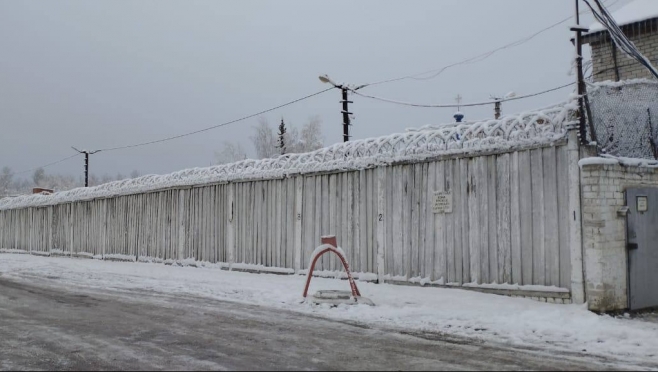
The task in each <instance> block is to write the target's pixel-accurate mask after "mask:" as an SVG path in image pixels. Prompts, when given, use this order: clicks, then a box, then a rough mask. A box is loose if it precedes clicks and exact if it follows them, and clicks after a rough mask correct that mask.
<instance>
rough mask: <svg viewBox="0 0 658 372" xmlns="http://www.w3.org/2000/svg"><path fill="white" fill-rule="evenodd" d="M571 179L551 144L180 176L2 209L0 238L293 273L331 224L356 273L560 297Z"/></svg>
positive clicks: (322, 266) (41, 249)
mask: <svg viewBox="0 0 658 372" xmlns="http://www.w3.org/2000/svg"><path fill="white" fill-rule="evenodd" d="M568 177H569V172H568V151H567V146H566V145H565V143H564V142H562V143H561V144H557V145H555V146H543V147H542V146H540V147H534V148H525V149H519V150H516V151H511V152H502V153H494V154H489V155H482V156H474V157H452V158H450V157H447V158H441V159H435V160H433V161H426V162H417V163H405V164H397V165H390V166H379V167H375V168H371V169H363V170H359V171H346V172H334V173H318V174H311V175H298V176H293V177H286V178H282V179H271V180H255V181H246V182H230V183H224V184H211V185H202V186H198V187H177V188H171V189H165V190H159V191H152V192H147V193H140V194H133V195H122V196H116V197H108V198H99V199H94V200H86V201H79V202H71V203H64V204H57V205H52V206H45V207H30V208H23V209H9V210H2V211H0V247H2V248H4V249H5V250H6V251H25V252H30V253H34V254H44V255H50V254H54V255H71V256H78V257H79V256H83V257H92V258H105V259H124V260H148V261H156V262H169V263H173V262H176V261H184V260H194V261H204V262H210V263H226V264H232V265H231V267H232V268H235V269H251V270H254V269H259V270H264V271H267V270H268V268H270V269H272V270H273V271H283V272H288V273H295V272H297V273H300V272H304V271H305V270H306V269H307V265H308V260H309V258H310V254H311V252H312V251H313V249H314V248H315V247H316V246H317V245H318V242H319V241H320V237H321V236H323V235H330V234H333V235H336V236H337V238H338V242H339V245H341V246H342V247H343V248H344V249H345V251H346V253H347V258H348V260H349V262H350V265H351V267H352V269H353V270H354V271H355V272H356V273H357V274H356V275H357V276H361V278H362V279H369V278H370V279H379V280H380V281H391V282H411V283H420V284H423V285H425V284H428V285H432V284H433V285H453V286H460V285H466V286H470V287H475V288H481V289H487V287H488V289H491V290H500V289H505V288H506V287H497V286H495V285H493V286H492V285H491V284H505V283H506V284H515V285H518V286H535V287H532V289H528V290H537V289H541V290H543V291H546V292H551V293H552V292H555V293H553V294H557V295H558V296H560V297H564V296H565V295H564V293H565V292H569V290H570V289H571V272H572V262H571V251H570V242H569V231H570V228H569V221H570V212H569V200H568V199H569V192H568V187H569V180H568ZM437 192H441V193H442V195H443V196H444V198H445V196H446V195H447V196H448V197H447V198H446V202H447V203H448V205H447V207H448V208H449V209H448V210H446V208H444V210H440V211H438V213H435V210H434V208H435V205H434V203H435V202H436V197H435V193H437ZM448 199H449V200H448ZM444 207H446V206H444ZM282 269H283V270H282ZM317 269H318V270H319V271H320V273H321V274H322V271H324V272H325V274H326V273H327V272H333V271H337V270H341V265H340V263H339V262H338V261H337V259H336V258H333V257H324V258H322V259H321V260H320V261H319V262H318V266H317ZM332 275H333V274H332ZM537 286H541V287H544V288H539V287H537ZM529 288H531V287H529ZM518 289H521V290H523V288H521V287H519V288H518ZM551 296H552V295H551V294H548V295H547V297H551Z"/></svg>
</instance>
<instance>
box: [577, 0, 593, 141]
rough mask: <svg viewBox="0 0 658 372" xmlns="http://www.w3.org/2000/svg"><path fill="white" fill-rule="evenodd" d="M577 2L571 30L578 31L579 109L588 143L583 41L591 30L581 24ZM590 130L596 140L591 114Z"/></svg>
mask: <svg viewBox="0 0 658 372" xmlns="http://www.w3.org/2000/svg"><path fill="white" fill-rule="evenodd" d="M575 2H576V26H574V27H571V31H574V32H576V69H577V70H578V71H577V76H578V77H577V79H578V80H577V83H578V111H579V116H580V117H579V119H580V128H579V129H580V132H579V133H580V142H581V143H582V144H587V129H586V126H587V123H586V117H585V97H584V95H585V76H584V74H583V42H582V34H583V32H587V31H589V29H588V28H587V27H581V26H580V11H579V9H578V8H579V2H580V0H575ZM589 127H590V128H589V130H590V136H591V139H592V141H594V142H596V133H595V132H594V124H593V123H592V118H591V116H590V122H589Z"/></svg>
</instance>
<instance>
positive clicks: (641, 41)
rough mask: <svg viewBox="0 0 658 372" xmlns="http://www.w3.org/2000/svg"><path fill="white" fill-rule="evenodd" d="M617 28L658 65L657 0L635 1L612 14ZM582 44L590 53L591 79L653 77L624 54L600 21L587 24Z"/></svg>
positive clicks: (615, 79)
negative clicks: (588, 26) (589, 49)
mask: <svg viewBox="0 0 658 372" xmlns="http://www.w3.org/2000/svg"><path fill="white" fill-rule="evenodd" d="M612 16H613V17H614V19H615V21H617V24H618V25H619V27H620V28H621V29H622V31H624V33H625V34H626V36H627V37H628V38H629V39H630V40H631V41H632V42H633V43H634V44H635V46H637V48H638V49H639V50H640V52H641V53H642V54H644V55H645V56H646V57H647V58H648V59H649V60H650V61H651V63H653V64H654V65H656V64H658V1H656V0H634V1H632V2H630V3H628V4H627V5H626V6H624V7H622V8H620V9H619V10H618V11H616V12H614V13H612ZM583 43H585V44H589V46H590V47H591V52H592V65H593V74H594V81H606V80H613V81H619V80H628V79H640V78H652V77H653V76H652V75H651V73H650V72H649V71H648V70H647V69H646V68H645V67H644V66H642V65H640V64H639V63H638V62H637V61H635V60H633V59H631V58H629V57H627V56H626V55H625V54H624V53H623V52H622V51H620V50H619V49H618V48H617V47H616V45H615V43H614V42H613V41H612V39H611V38H610V34H609V33H608V31H607V30H605V29H604V27H603V26H602V25H601V24H600V23H595V24H593V25H592V26H590V31H589V33H588V34H586V35H584V36H583Z"/></svg>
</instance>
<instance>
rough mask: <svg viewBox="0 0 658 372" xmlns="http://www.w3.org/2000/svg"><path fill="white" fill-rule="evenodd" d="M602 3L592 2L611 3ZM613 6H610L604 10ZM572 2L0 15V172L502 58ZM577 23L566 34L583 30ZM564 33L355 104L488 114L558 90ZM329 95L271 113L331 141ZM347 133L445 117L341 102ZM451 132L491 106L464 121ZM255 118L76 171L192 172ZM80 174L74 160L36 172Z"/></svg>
mask: <svg viewBox="0 0 658 372" xmlns="http://www.w3.org/2000/svg"><path fill="white" fill-rule="evenodd" d="M613 2H614V0H609V1H608V3H610V4H611V3H613ZM626 3H628V0H618V1H617V2H616V3H614V5H612V6H611V8H610V9H611V10H615V9H618V8H619V7H621V6H623V5H624V4H626ZM573 13H574V9H573V0H550V1H540V0H533V1H528V0H497V1H484V0H479V1H476V0H469V1H467V0H442V1H438V0H433V1H401V0H397V1H381V0H377V1H336V0H332V1H324V2H319V1H307V0H299V1H292V0H290V1H288V0H287V1H237V0H235V1H221V2H220V1H213V2H211V1H157V2H156V1H132V2H128V1H41V2H36V1H9V0H3V1H0V167H2V166H5V165H6V166H10V167H12V168H13V169H14V171H21V170H25V169H29V168H33V167H35V166H39V165H42V164H46V163H48V162H51V161H54V160H58V159H61V158H63V157H65V156H67V155H70V154H73V150H71V149H70V146H76V147H78V148H85V149H96V148H106V147H113V146H120V145H127V144H131V143H137V142H143V141H148V140H153V139H158V138H162V137H167V136H172V135H177V134H180V133H184V132H188V131H193V130H196V129H201V128H204V127H208V126H212V125H216V124H219V123H222V122H225V121H229V120H232V119H235V118H238V117H241V116H245V115H248V114H251V113H254V112H258V111H261V110H263V109H267V108H269V107H273V106H277V105H279V104H281V103H284V102H287V101H290V100H293V99H296V98H299V97H301V96H305V95H307V94H311V93H314V92H317V91H319V90H322V89H324V88H326V87H327V86H326V85H324V84H322V83H321V82H320V81H319V80H318V75H320V74H329V75H330V76H331V77H332V78H334V79H335V80H337V81H341V82H348V83H352V84H362V83H368V82H372V81H377V80H382V79H387V78H393V77H398V76H403V75H407V74H411V73H416V72H422V71H426V70H430V69H434V68H441V67H443V66H445V65H448V64H451V63H454V62H457V61H460V60H463V59H466V58H469V57H472V56H475V55H478V54H481V53H483V52H486V51H488V50H491V49H493V48H496V47H499V46H502V45H505V44H507V43H509V42H512V41H515V40H517V39H520V38H522V37H525V36H529V35H531V34H533V33H534V32H536V31H538V30H540V29H542V28H545V27H547V26H549V25H551V24H554V23H556V22H558V21H559V20H562V19H563V18H565V17H567V16H569V15H573ZM591 22H592V19H591V16H584V18H583V21H582V23H583V24H585V25H589V24H590V23H591ZM573 23H574V22H573V21H569V22H567V23H565V24H563V25H561V26H558V27H556V28H554V29H552V30H550V31H547V32H545V33H543V34H541V35H539V36H537V37H536V38H534V39H533V40H531V41H529V42H527V43H525V44H523V45H520V46H517V47H514V48H510V49H506V50H503V51H500V52H498V53H496V54H494V55H493V56H491V57H489V58H488V59H486V60H484V61H481V62H478V63H474V64H468V65H463V66H459V67H455V68H452V69H449V70H447V71H446V72H444V73H443V74H442V75H440V76H438V77H436V78H434V79H431V80H427V81H416V80H405V81H400V82H395V83H390V84H382V85H378V86H373V87H368V88H365V89H364V90H363V92H364V93H368V94H372V95H377V96H383V97H387V98H392V99H397V100H403V101H410V102H418V103H453V102H454V97H455V96H456V95H457V94H458V93H459V94H461V95H462V96H463V97H464V101H483V100H488V99H489V96H490V95H491V94H497V95H504V94H505V93H507V92H509V91H515V92H516V93H517V94H518V95H524V94H529V93H534V92H537V91H541V90H545V89H549V88H552V87H555V86H558V85H562V84H565V83H569V82H571V81H573V79H574V77H573V76H569V75H568V72H569V69H570V61H571V59H572V58H573V55H574V52H573V48H572V46H571V43H570V41H569V38H570V37H571V36H572V33H571V32H570V31H569V30H568V28H569V26H570V25H572V24H573ZM569 93H570V88H567V89H563V90H561V91H557V92H553V93H550V94H546V95H544V96H541V97H535V98H531V99H526V100H519V101H514V102H508V103H504V104H503V113H504V114H505V113H513V112H518V111H523V110H529V109H533V108H536V107H542V106H545V105H548V104H552V103H555V102H559V101H562V100H563V99H565V98H566V97H567V95H568V94H569ZM339 100H340V92H339V91H338V90H334V91H330V92H327V93H324V94H322V95H319V96H316V97H313V98H311V99H308V100H305V101H303V102H300V103H297V104H295V105H292V106H289V107H286V108H285V109H281V110H279V111H275V112H273V113H270V114H268V115H265V117H266V118H268V119H269V120H270V122H272V123H273V124H274V123H276V122H278V121H279V120H280V119H281V118H282V117H283V118H284V119H285V120H286V122H287V123H289V124H292V125H301V124H303V123H304V122H305V121H306V120H307V119H308V118H309V117H310V116H313V115H318V116H319V117H320V118H321V119H322V121H323V132H324V136H325V144H327V145H329V144H333V143H335V142H338V141H341V140H342V137H341V135H342V128H341V123H342V117H341V115H340V105H339V102H338V101H339ZM352 100H353V101H354V104H353V106H352V111H353V112H354V113H355V120H354V127H353V128H352V131H353V132H352V134H353V136H354V138H357V139H358V138H367V137H373V136H380V135H385V134H388V133H394V132H400V131H403V130H404V129H405V128H409V127H418V126H422V125H425V124H440V123H445V122H451V121H452V120H453V119H452V114H453V113H454V111H455V109H429V108H411V107H404V106H398V105H393V104H389V103H383V102H378V101H372V100H369V99H367V98H362V97H358V96H354V97H352ZM462 111H463V112H464V113H465V115H466V117H467V119H476V118H488V117H491V116H492V115H493V107H491V106H486V107H479V108H464V109H462ZM256 122H257V119H252V120H247V121H244V122H240V123H236V124H233V125H230V126H226V127H223V128H219V129H215V130H212V131H209V132H205V133H203V134H199V135H195V136H191V137H187V138H183V139H178V140H174V141H170V142H166V143H161V144H156V145H151V146H145V147H141V148H135V149H129V150H123V151H115V152H107V153H99V154H97V155H94V156H92V160H91V168H92V169H91V170H92V172H93V173H95V174H97V175H98V176H101V175H103V174H106V173H107V174H111V175H116V174H117V173H118V172H121V173H123V174H129V173H130V172H131V171H132V170H135V169H136V170H138V171H140V172H141V173H142V174H146V173H167V172H172V171H176V170H179V169H183V168H189V167H201V166H207V165H209V164H210V162H211V161H212V160H213V156H214V152H215V151H216V150H218V149H219V148H220V147H221V143H222V141H225V140H229V141H231V142H237V143H241V144H242V145H243V146H244V147H245V148H246V149H248V151H249V155H250V156H254V155H255V151H254V150H253V148H252V145H251V143H250V141H249V136H250V134H251V132H252V129H251V127H252V126H253V125H255V124H256ZM46 171H47V173H66V174H73V175H76V176H77V175H80V174H81V173H82V159H81V158H76V159H73V160H71V161H68V162H64V163H61V164H58V165H56V166H53V167H50V168H47V169H46Z"/></svg>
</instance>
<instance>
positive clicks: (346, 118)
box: [340, 85, 354, 142]
mask: <svg viewBox="0 0 658 372" xmlns="http://www.w3.org/2000/svg"><path fill="white" fill-rule="evenodd" d="M340 89H341V90H342V91H343V100H342V101H340V102H341V103H342V104H343V111H341V112H342V113H343V142H347V141H349V140H350V125H351V124H350V115H351V114H352V113H351V112H350V110H349V107H348V104H350V103H354V102H352V101H348V100H347V88H345V87H344V86H342V85H341V86H340Z"/></svg>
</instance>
